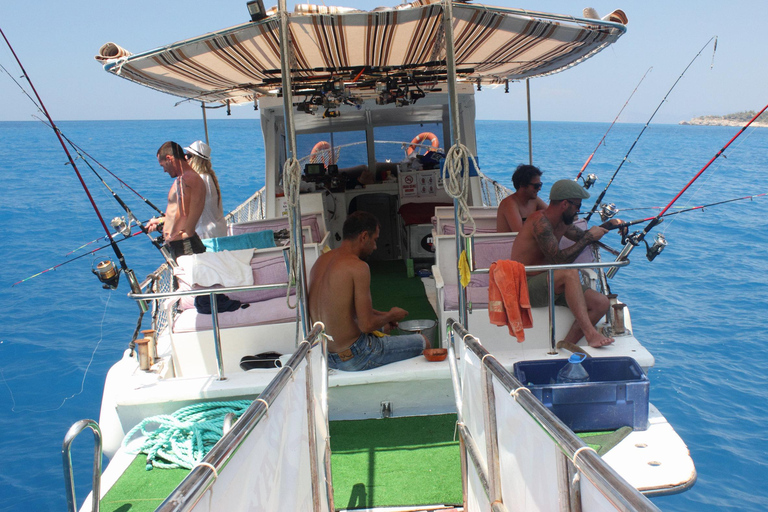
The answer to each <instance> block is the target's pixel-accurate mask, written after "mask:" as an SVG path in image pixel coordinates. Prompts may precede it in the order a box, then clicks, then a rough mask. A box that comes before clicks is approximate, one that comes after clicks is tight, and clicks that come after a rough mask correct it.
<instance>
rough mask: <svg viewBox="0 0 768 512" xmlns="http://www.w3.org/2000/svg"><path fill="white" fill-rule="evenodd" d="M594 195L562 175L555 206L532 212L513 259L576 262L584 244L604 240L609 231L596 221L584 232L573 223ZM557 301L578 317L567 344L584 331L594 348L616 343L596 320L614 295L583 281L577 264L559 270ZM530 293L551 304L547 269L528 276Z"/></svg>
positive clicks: (539, 303) (535, 303) (535, 302)
mask: <svg viewBox="0 0 768 512" xmlns="http://www.w3.org/2000/svg"><path fill="white" fill-rule="evenodd" d="M588 197H589V194H588V193H587V191H586V190H584V189H583V188H582V187H581V186H580V185H579V184H578V183H576V182H575V181H572V180H560V181H557V182H555V184H554V185H552V190H551V191H550V193H549V206H548V207H547V208H546V209H545V210H541V211H536V212H534V213H532V214H531V216H530V217H528V220H527V221H526V222H525V224H524V225H523V229H522V230H521V231H520V233H519V234H518V235H517V239H516V240H515V243H514V245H512V254H511V256H510V259H512V260H514V261H519V262H520V263H522V264H524V265H552V264H565V263H571V262H573V260H574V259H576V257H577V256H578V255H579V253H581V251H582V250H584V248H585V247H586V246H587V245H589V244H591V243H592V242H596V241H598V240H600V239H601V238H602V237H603V235H605V234H606V233H607V232H608V230H606V229H604V228H601V227H600V226H593V227H591V228H590V229H589V230H588V231H583V230H581V229H579V228H577V227H576V226H574V225H573V221H574V220H575V219H576V216H577V214H578V212H579V208H581V200H582V199H586V198H588ZM563 236H565V237H566V238H569V239H570V240H573V241H574V242H575V243H574V244H573V245H572V246H570V247H568V248H567V249H560V247H559V243H560V239H561V238H562V237H563ZM554 279H555V304H558V305H561V306H566V305H567V306H568V307H569V308H570V310H571V312H572V313H573V316H574V317H575V318H576V321H575V322H574V323H573V325H572V326H571V329H570V330H569V331H568V334H567V335H566V337H565V339H563V342H562V343H563V344H564V345H566V346H567V345H568V344H574V345H575V344H576V343H577V342H578V341H579V340H580V339H581V337H582V336H584V337H585V338H586V339H587V343H589V346H590V347H603V346H605V345H609V344H611V343H613V338H607V337H605V336H603V335H602V334H600V333H599V332H598V331H597V329H595V324H596V323H597V322H598V320H600V318H602V317H603V315H605V313H606V312H607V311H608V308H609V307H610V302H609V300H608V297H606V296H605V295H603V294H602V293H598V292H596V291H595V290H592V289H591V288H588V287H586V286H584V285H582V283H581V279H580V276H579V271H578V270H577V269H563V270H555V272H554ZM528 293H529V296H530V300H531V307H543V306H546V305H547V303H548V300H549V298H548V289H547V273H546V272H542V273H539V274H535V275H531V274H529V275H528Z"/></svg>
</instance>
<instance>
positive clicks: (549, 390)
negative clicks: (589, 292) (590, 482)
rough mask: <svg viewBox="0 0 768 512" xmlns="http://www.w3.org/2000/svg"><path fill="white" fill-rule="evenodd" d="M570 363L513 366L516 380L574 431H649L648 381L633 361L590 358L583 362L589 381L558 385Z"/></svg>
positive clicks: (531, 362)
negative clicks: (561, 375) (567, 364)
mask: <svg viewBox="0 0 768 512" xmlns="http://www.w3.org/2000/svg"><path fill="white" fill-rule="evenodd" d="M567 362H568V360H567V359H551V360H542V361H521V362H519V363H515V364H514V367H513V373H514V376H515V378H517V380H519V381H520V382H521V383H522V384H524V385H525V386H527V387H528V389H530V390H531V392H532V393H533V394H534V396H535V397H536V398H538V399H539V400H540V401H541V403H543V404H544V405H545V406H547V408H549V410H551V411H552V412H553V413H554V414H555V416H557V417H558V418H560V420H561V421H562V422H563V423H565V424H566V425H568V427H570V428H571V430H573V431H574V432H594V431H602V430H615V429H617V428H620V427H624V426H629V427H632V428H633V429H635V430H646V429H647V428H648V392H649V389H650V383H649V382H648V377H646V376H645V373H643V370H642V369H641V368H640V365H639V364H637V361H635V360H634V359H632V358H631V357H588V358H587V359H585V360H584V362H583V363H582V366H584V369H585V370H587V373H589V377H590V381H589V382H584V383H579V384H557V383H556V382H555V379H557V372H559V371H560V368H562V367H563V366H565V364H566V363H567Z"/></svg>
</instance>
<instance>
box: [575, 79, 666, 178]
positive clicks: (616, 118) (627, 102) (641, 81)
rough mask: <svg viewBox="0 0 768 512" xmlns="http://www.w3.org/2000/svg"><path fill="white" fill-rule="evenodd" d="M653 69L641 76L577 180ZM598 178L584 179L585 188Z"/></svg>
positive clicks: (585, 163)
mask: <svg viewBox="0 0 768 512" xmlns="http://www.w3.org/2000/svg"><path fill="white" fill-rule="evenodd" d="M652 69H653V66H651V67H650V68H648V71H646V72H645V74H644V75H643V78H641V79H640V81H639V82H638V83H637V85H636V86H635V89H634V90H633V91H632V94H630V95H629V98H627V101H625V102H624V106H623V107H621V110H619V113H618V114H616V117H615V118H613V122H612V123H611V126H609V127H608V129H607V130H606V131H605V134H604V135H603V138H602V139H600V142H598V143H597V146H595V149H594V151H592V154H591V155H589V158H587V161H586V162H584V165H582V166H581V170H580V171H579V174H577V175H576V179H577V180H578V179H579V178H581V175H582V173H583V172H584V169H586V168H587V166H588V165H589V163H590V162H591V161H592V157H593V156H595V153H596V152H597V150H598V149H600V145H601V144H602V143H603V142H604V141H605V138H606V137H607V136H608V133H609V132H610V131H611V129H612V128H613V125H614V124H616V121H618V120H619V116H620V115H621V113H622V112H624V109H625V108H627V105H629V100H631V99H632V96H634V95H635V93H636V92H637V89H638V88H639V87H640V84H641V83H643V80H645V77H646V76H648V73H650V72H651V70H652ZM587 178H591V176H589V175H588V176H587ZM596 179H597V178H594V180H591V179H588V180H584V185H585V188H589V187H591V186H592V184H594V182H595V180H596ZM587 183H588V185H587Z"/></svg>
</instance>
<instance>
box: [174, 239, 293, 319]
mask: <svg viewBox="0 0 768 512" xmlns="http://www.w3.org/2000/svg"><path fill="white" fill-rule="evenodd" d="M251 270H252V271H253V284H255V285H258V284H276V283H285V282H286V281H288V273H287V271H286V269H285V259H284V258H283V254H282V252H278V253H274V252H273V253H270V254H269V255H264V254H257V255H256V256H254V257H253V258H251ZM176 277H177V278H178V280H179V290H180V291H186V290H199V289H201V288H202V287H200V286H197V285H194V286H190V284H191V283H189V280H188V279H187V276H186V274H184V272H183V271H181V270H178V271H177V274H176ZM213 288H221V286H214V287H213ZM227 296H228V297H229V298H230V299H233V300H239V301H240V302H243V303H245V302H261V301H265V300H269V299H274V298H276V297H285V288H275V289H272V290H256V291H250V292H239V293H228V294H227ZM194 307H195V298H194V297H182V298H181V300H180V301H179V309H182V310H187V309H194Z"/></svg>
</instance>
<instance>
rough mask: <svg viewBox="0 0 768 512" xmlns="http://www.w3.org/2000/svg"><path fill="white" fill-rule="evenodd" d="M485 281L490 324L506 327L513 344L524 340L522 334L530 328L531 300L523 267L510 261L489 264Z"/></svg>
mask: <svg viewBox="0 0 768 512" xmlns="http://www.w3.org/2000/svg"><path fill="white" fill-rule="evenodd" d="M489 274H490V279H489V282H488V317H489V318H490V320H491V323H492V324H494V325H506V326H507V327H509V334H510V335H512V336H514V337H516V338H517V341H518V342H520V343H522V342H523V341H525V331H524V330H523V329H530V328H531V327H533V317H532V316H531V301H530V299H529V298H528V281H527V279H526V276H525V266H524V265H523V264H522V263H519V262H517V261H511V260H499V261H495V262H493V263H491V268H490V272H489Z"/></svg>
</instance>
